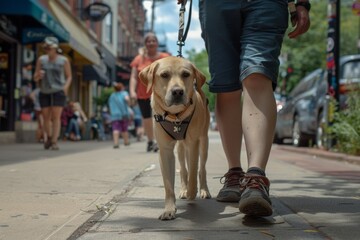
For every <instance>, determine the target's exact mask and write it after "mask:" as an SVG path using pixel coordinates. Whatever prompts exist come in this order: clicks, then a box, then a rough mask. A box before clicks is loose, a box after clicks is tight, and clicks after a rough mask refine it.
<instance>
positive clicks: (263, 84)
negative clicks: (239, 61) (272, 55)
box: [243, 73, 272, 93]
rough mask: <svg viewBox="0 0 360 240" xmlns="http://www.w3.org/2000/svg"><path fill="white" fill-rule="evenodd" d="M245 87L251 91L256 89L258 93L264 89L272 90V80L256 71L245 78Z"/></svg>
mask: <svg viewBox="0 0 360 240" xmlns="http://www.w3.org/2000/svg"><path fill="white" fill-rule="evenodd" d="M243 88H244V90H247V91H249V92H250V91H256V92H257V93H260V92H262V91H264V90H266V91H267V90H269V89H271V90H272V82H271V80H270V79H269V78H268V77H266V76H265V75H263V74H259V73H254V74H251V75H249V76H248V77H247V78H245V79H244V81H243Z"/></svg>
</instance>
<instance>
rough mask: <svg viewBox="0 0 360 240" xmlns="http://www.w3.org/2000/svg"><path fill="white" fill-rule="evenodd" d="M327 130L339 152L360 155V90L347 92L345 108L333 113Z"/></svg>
mask: <svg viewBox="0 0 360 240" xmlns="http://www.w3.org/2000/svg"><path fill="white" fill-rule="evenodd" d="M329 130H330V133H331V134H332V135H333V137H334V138H335V139H336V146H335V147H336V148H337V149H338V150H339V151H340V152H344V153H348V154H353V155H360V91H352V92H350V93H349V95H348V99H347V108H346V109H345V110H343V111H340V112H336V113H335V115H334V123H333V125H332V126H330V127H329Z"/></svg>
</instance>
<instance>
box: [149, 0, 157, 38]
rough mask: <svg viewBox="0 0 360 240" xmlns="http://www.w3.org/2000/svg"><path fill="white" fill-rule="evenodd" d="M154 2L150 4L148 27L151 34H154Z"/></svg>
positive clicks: (153, 0)
mask: <svg viewBox="0 0 360 240" xmlns="http://www.w3.org/2000/svg"><path fill="white" fill-rule="evenodd" d="M155 2H156V0H152V4H151V27H150V31H151V32H154V21H155Z"/></svg>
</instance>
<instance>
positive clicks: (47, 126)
mask: <svg viewBox="0 0 360 240" xmlns="http://www.w3.org/2000/svg"><path fill="white" fill-rule="evenodd" d="M41 112H42V115H43V117H44V131H45V133H46V135H47V137H48V139H47V141H44V148H45V149H49V148H50V146H51V139H50V138H51V108H50V107H43V108H42V109H41Z"/></svg>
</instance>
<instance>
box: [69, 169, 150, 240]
mask: <svg viewBox="0 0 360 240" xmlns="http://www.w3.org/2000/svg"><path fill="white" fill-rule="evenodd" d="M148 169H151V170H152V167H151V166H148V167H146V168H145V169H143V170H142V171H141V172H139V173H138V174H137V175H136V176H134V177H133V178H132V179H131V180H130V181H129V182H128V184H127V185H126V186H125V187H124V188H123V190H122V191H121V193H120V194H117V195H115V196H114V197H112V199H111V200H110V201H109V202H107V203H105V204H104V205H103V206H102V207H97V209H98V211H96V212H95V213H94V214H93V215H92V216H91V217H90V218H89V219H88V220H86V221H85V222H84V223H83V224H82V225H81V226H80V227H78V228H77V229H76V230H75V231H74V232H73V233H72V234H71V235H70V237H68V238H67V240H76V239H78V238H79V237H81V236H82V235H84V234H85V233H87V232H88V231H89V230H90V229H91V228H92V227H93V226H95V224H97V223H101V222H103V221H104V220H106V217H107V216H109V215H111V213H112V212H113V211H115V209H116V206H117V204H118V203H120V202H121V200H122V199H124V197H126V196H127V194H128V193H129V192H130V191H131V190H132V189H133V188H134V186H135V184H136V182H137V180H138V179H140V178H141V177H142V176H143V175H144V173H145V172H147V171H149V170H148ZM104 217H105V218H104Z"/></svg>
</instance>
